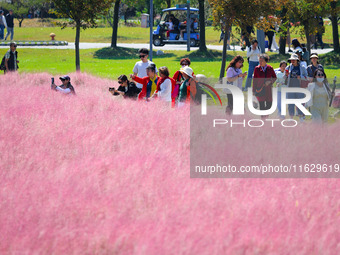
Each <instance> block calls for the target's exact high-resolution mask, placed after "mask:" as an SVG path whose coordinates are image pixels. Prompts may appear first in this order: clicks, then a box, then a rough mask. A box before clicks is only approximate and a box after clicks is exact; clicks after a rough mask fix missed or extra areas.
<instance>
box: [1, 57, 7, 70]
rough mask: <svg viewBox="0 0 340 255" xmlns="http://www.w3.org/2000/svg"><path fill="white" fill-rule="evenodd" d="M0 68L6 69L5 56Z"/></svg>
mask: <svg viewBox="0 0 340 255" xmlns="http://www.w3.org/2000/svg"><path fill="white" fill-rule="evenodd" d="M0 70H1V71H4V70H6V66H5V56H4V57H3V58H2V61H1V64H0Z"/></svg>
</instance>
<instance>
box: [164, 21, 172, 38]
mask: <svg viewBox="0 0 340 255" xmlns="http://www.w3.org/2000/svg"><path fill="white" fill-rule="evenodd" d="M165 24H166V25H167V26H168V31H166V36H167V37H168V38H169V37H170V31H173V30H174V23H173V21H172V17H170V18H169V21H168V22H165Z"/></svg>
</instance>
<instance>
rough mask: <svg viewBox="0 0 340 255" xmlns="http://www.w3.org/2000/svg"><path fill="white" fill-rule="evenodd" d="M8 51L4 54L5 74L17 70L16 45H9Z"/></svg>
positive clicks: (12, 43) (13, 43)
mask: <svg viewBox="0 0 340 255" xmlns="http://www.w3.org/2000/svg"><path fill="white" fill-rule="evenodd" d="M9 48H10V49H9V51H7V52H6V54H5V73H6V72H15V71H17V70H18V68H19V67H18V63H19V60H18V52H17V51H16V49H17V45H16V43H15V42H11V44H10V45H9Z"/></svg>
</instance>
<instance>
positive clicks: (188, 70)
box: [180, 66, 193, 78]
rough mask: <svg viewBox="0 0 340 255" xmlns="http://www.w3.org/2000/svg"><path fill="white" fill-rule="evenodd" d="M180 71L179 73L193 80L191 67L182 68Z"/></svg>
mask: <svg viewBox="0 0 340 255" xmlns="http://www.w3.org/2000/svg"><path fill="white" fill-rule="evenodd" d="M180 71H181V72H182V73H185V74H186V75H188V76H189V77H190V78H193V77H192V73H193V70H192V68H191V67H189V66H186V67H184V68H181V69H180Z"/></svg>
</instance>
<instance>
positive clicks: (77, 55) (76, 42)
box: [75, 23, 80, 72]
mask: <svg viewBox="0 0 340 255" xmlns="http://www.w3.org/2000/svg"><path fill="white" fill-rule="evenodd" d="M79 39H80V23H77V24H76V41H75V46H76V71H77V72H78V71H80V58H79Z"/></svg>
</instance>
